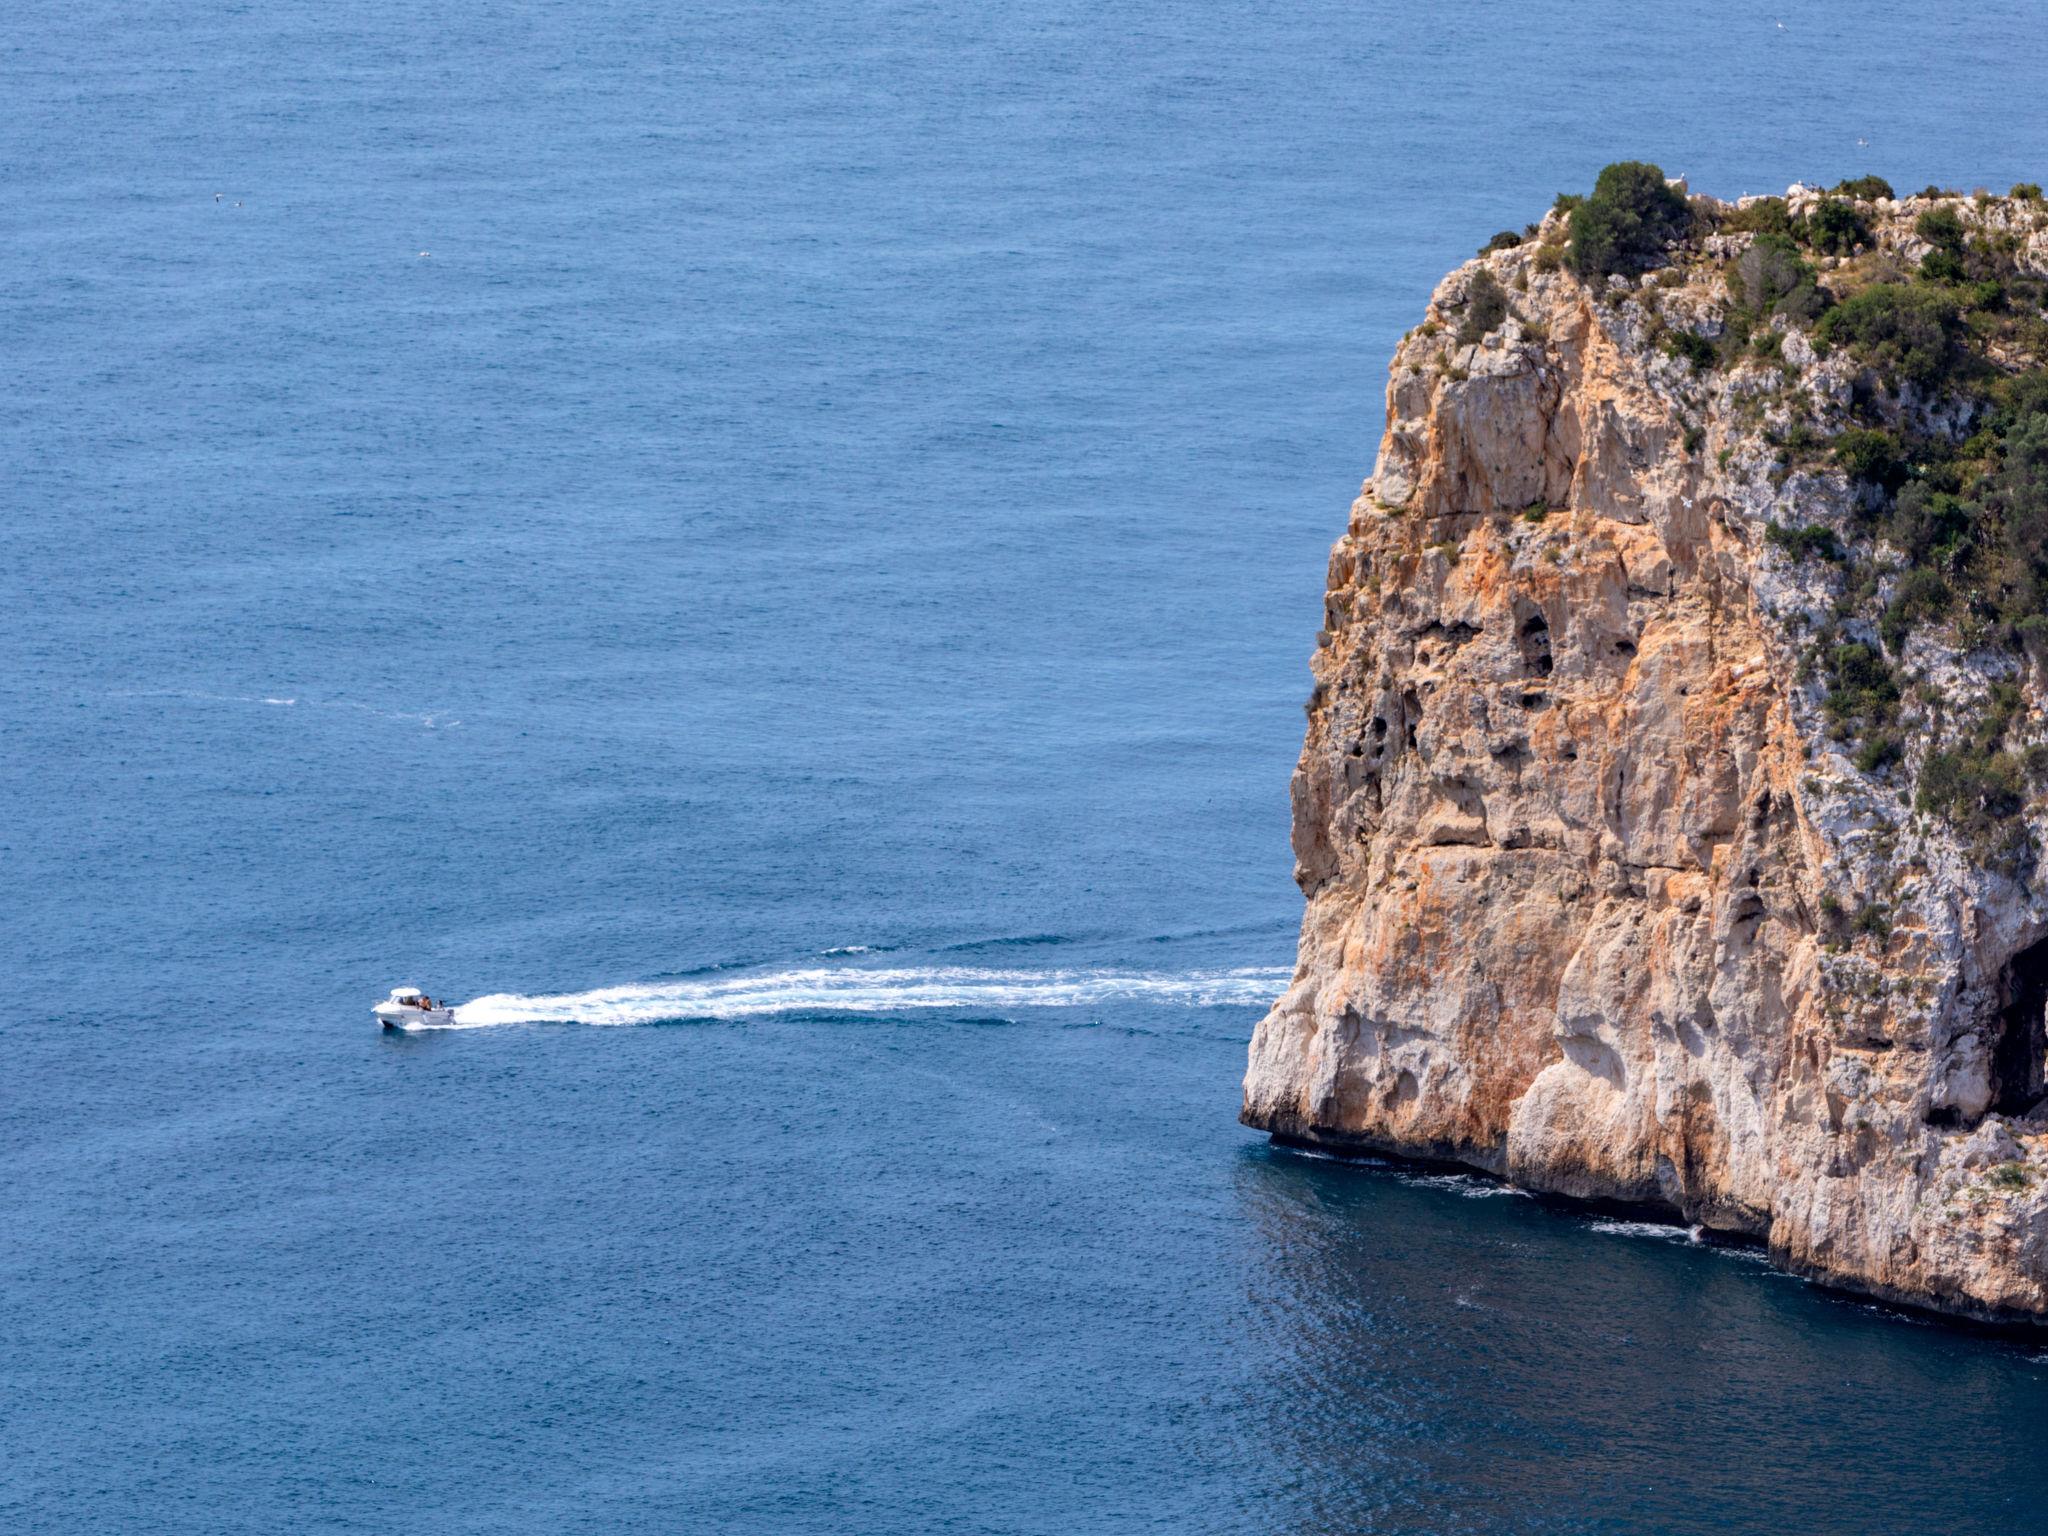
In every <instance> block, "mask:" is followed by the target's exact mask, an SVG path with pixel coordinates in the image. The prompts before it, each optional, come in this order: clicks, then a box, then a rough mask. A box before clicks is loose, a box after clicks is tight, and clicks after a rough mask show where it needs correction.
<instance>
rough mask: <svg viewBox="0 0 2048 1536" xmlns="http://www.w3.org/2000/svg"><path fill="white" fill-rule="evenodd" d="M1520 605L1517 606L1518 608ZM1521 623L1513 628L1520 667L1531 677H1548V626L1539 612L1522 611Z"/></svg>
mask: <svg viewBox="0 0 2048 1536" xmlns="http://www.w3.org/2000/svg"><path fill="white" fill-rule="evenodd" d="M1519 607H1520V605H1518V608H1519ZM1520 620H1521V622H1520V623H1519V624H1517V625H1516V627H1515V639H1516V641H1517V643H1518V644H1519V645H1520V647H1521V651H1522V665H1523V666H1524V667H1526V668H1528V670H1529V674H1530V675H1531V676H1533V677H1548V676H1550V669H1551V657H1550V625H1549V623H1548V621H1547V620H1545V619H1544V617H1543V615H1542V613H1541V612H1539V611H1534V610H1524V611H1522V612H1521V613H1520Z"/></svg>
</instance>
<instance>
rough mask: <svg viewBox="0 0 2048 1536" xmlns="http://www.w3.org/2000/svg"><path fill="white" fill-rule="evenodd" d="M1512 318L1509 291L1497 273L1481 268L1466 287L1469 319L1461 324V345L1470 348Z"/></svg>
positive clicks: (1459, 336) (1466, 314) (1466, 310)
mask: <svg viewBox="0 0 2048 1536" xmlns="http://www.w3.org/2000/svg"><path fill="white" fill-rule="evenodd" d="M1507 317H1508V294H1507V290H1506V289H1505V288H1503V287H1501V285H1500V283H1499V282H1498V281H1497V280H1496V279H1495V277H1494V275H1493V274H1492V273H1491V272H1489V271H1487V270H1486V268H1484V267H1481V268H1480V269H1479V270H1478V271H1477V272H1474V273H1473V274H1472V281H1471V283H1470V284H1469V285H1468V286H1467V287H1466V289H1465V318H1464V319H1463V320H1462V321H1460V322H1459V324H1458V345H1459V346H1461V347H1469V346H1471V345H1472V344H1473V343H1474V342H1476V341H1479V340H1481V339H1482V338H1483V337H1485V336H1486V335H1487V334H1488V333H1489V332H1491V331H1493V330H1495V329H1497V328H1498V327H1499V325H1500V323H1501V322H1502V321H1503V320H1505V319H1507Z"/></svg>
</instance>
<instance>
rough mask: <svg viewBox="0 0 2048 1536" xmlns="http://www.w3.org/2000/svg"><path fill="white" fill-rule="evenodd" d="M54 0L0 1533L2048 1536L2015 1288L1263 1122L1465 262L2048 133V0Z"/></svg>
mask: <svg viewBox="0 0 2048 1536" xmlns="http://www.w3.org/2000/svg"><path fill="white" fill-rule="evenodd" d="M10 23H11V24H10V26H9V28H8V35H7V37H6V40H5V42H4V44H0V99H4V100H5V101H6V102H7V103H8V108H7V110H6V111H5V112H4V113H0V178H4V185H5V190H6V192H7V194H8V195H7V198H6V201H5V207H6V215H5V217H6V225H7V239H6V241H5V244H4V246H0V315H4V317H5V322H6V325H5V343H4V351H0V356H4V358H5V387H4V388H0V485H4V487H5V496H6V499H7V503H8V508H7V512H8V515H7V516H6V517H5V518H4V519H0V662H4V665H0V744H4V750H0V867H4V869H5V871H6V874H7V879H6V880H4V881H0V956H4V959H5V962H6V975H7V979H8V982H9V985H10V988H11V1001H12V1005H13V1006H12V1007H11V1008H10V1010H9V1012H8V1016H7V1018H6V1020H5V1022H4V1023H0V1032H4V1036H5V1054H4V1060H0V1525H4V1527H5V1528H6V1529H7V1530H10V1531H20V1532H69V1531H93V1532H99V1531H117V1530H137V1531H140V1530H147V1531H159V1532H222V1531H251V1532H255V1531H262V1532H270V1531H278V1530H294V1531H336V1532H340V1531H420V1532H501V1531H502V1532H563V1531H606V1532H614V1531H663V1532H668V1531H691V1532H695V1531H707V1532H709V1531H764V1532H835V1533H836V1532H874V1533H898V1532H1071V1531H1088V1532H1136V1531H1173V1532H1191V1531H1215V1532H1246V1531H1255V1532H1257V1531H1271V1532H1295V1531H1318V1532H1320V1531H1347V1532H1349V1531H1416V1532H1494V1531H1516V1532H1567V1531H1571V1532H1577V1531H1587V1530H1595V1531H1608V1532H1620V1531H1714V1532H1777V1531H1783V1530H1787V1529H1799V1530H1803V1531H1842V1532H1865V1531H1874V1530H1895V1529H1906V1528H1911V1527H1925V1528H1938V1529H1943V1530H1956V1531H1961V1530H2000V1531H2006V1530H2025V1529H2036V1528H2040V1527H2041V1526H2043V1525H2044V1523H2048V1517H2044V1516H2043V1515H2042V1514H2041V1511H2042V1509H2043V1508H2044V1507H2048V1470H2044V1467H2043V1463H2042V1461H2041V1459H2040V1457H2039V1456H2038V1454H2037V1447H2038V1441H2039V1434H2040V1428H2039V1426H2040V1425H2041V1423H2042V1422H2043V1420H2044V1417H2048V1363H2044V1358H2043V1357H2042V1346H2039V1345H2035V1346H2027V1345H2023V1344H2018V1343H2015V1342H2012V1341H2009V1340H2001V1339H1995V1338H1984V1337H1979V1336H1976V1335H1972V1334H1968V1333H1964V1332H1959V1331H1956V1330H1953V1329H1949V1328H1944V1327H1934V1326H1928V1325H1926V1324H1924V1323H1920V1322H1916V1321H1913V1320H1910V1319H1905V1318H1901V1317H1899V1316H1897V1315H1894V1314H1889V1313H1885V1312H1882V1311H1879V1310H1877V1309H1874V1308H1870V1307H1866V1306H1863V1305H1860V1304H1857V1303H1855V1302H1852V1301H1848V1300H1844V1299H1841V1298H1837V1297H1832V1296H1829V1295H1827V1294H1824V1293H1822V1292H1820V1291H1817V1290H1815V1289H1813V1288H1811V1287H1809V1286H1806V1285H1803V1284H1801V1283H1799V1282H1797V1281H1794V1280H1791V1279H1788V1278H1786V1277H1783V1276H1780V1275H1776V1274H1774V1273H1772V1272H1771V1271H1770V1270H1769V1269H1768V1268H1767V1267H1765V1266H1764V1265H1762V1264H1761V1263H1760V1262H1759V1261H1758V1260H1757V1259H1756V1258H1755V1257H1754V1256H1751V1255H1747V1254H1741V1253H1729V1252H1725V1251H1716V1250H1706V1249H1700V1248H1696V1247H1693V1246H1691V1245H1690V1244H1688V1243H1686V1242H1685V1241H1684V1240H1683V1238H1682V1235H1678V1234H1674V1233H1672V1232H1670V1231H1668V1230H1665V1229H1658V1228H1649V1227H1637V1226H1631V1225H1629V1224H1627V1223H1618V1222H1613V1221H1604V1220H1601V1219H1598V1218H1595V1217H1592V1216H1588V1215H1584V1214H1577V1215H1574V1214H1566V1213H1558V1212H1555V1211H1552V1210H1549V1209H1546V1208H1544V1207H1542V1206H1539V1205H1538V1204H1537V1203H1536V1202H1534V1201H1531V1200H1528V1199H1525V1198H1522V1197H1520V1196H1516V1195H1512V1194H1508V1193H1505V1192H1502V1191H1499V1190H1496V1189H1493V1188H1490V1187H1489V1186H1486V1185H1483V1184H1480V1183H1477V1182H1473V1181H1466V1180H1462V1179H1457V1178H1446V1177H1432V1176H1425V1175H1419V1174H1415V1173H1400V1172H1396V1171H1391V1170H1384V1169H1381V1170H1373V1169H1363V1168H1358V1167H1353V1166H1347V1165H1340V1164H1336V1163H1332V1162H1327V1161H1320V1160H1314V1159H1309V1158H1305V1157H1301V1156H1297V1155H1293V1154H1289V1153H1286V1152H1283V1151H1279V1150H1276V1149H1273V1148H1270V1147H1269V1146H1267V1145H1266V1144H1265V1143H1264V1141H1263V1140H1262V1139H1260V1138H1257V1137H1254V1136H1252V1135H1250V1134H1248V1133H1246V1132H1244V1131H1243V1130H1241V1129H1240V1128H1239V1127H1237V1126H1236V1124H1235V1123H1234V1113H1235V1109H1236V1103H1237V1079H1238V1076H1239V1073H1240V1072H1241V1070H1242V1063H1243V1054H1244V1043H1245V1041H1246V1039H1247V1038H1248V1036H1249V1034H1250V1030H1251V1026H1252V1024H1253V1022H1254V1020H1255V1019H1256V1017H1257V1014H1258V1011H1259V1004H1260V1001H1261V1000H1262V999H1263V998H1264V997H1266V996H1268V995H1269V994H1270V993H1271V992H1273V991H1274V990H1276V989H1277V987H1278V985H1279V983H1280V980H1281V978H1282V977H1284V975H1285V972H1286V969H1287V967H1288V966H1289V965H1290V963H1291V960H1292V940H1293V927H1294V923H1295V921H1296V918H1297V916H1298V913H1299V900H1298V897H1297V896H1296V894H1295V892H1294V890H1293V887H1292V885H1291V883H1290V881H1289V867H1290V861H1289V856H1288V851H1287V806H1286V779H1287V774H1288V771H1289V768H1290V766H1291V763H1292V760H1293V757H1294V753H1295V750H1296V747H1297V745H1298V740H1299V732H1300V727H1301V714H1300V703H1301V700H1302V697H1303V696H1304V694H1305V693H1306V689H1307V666H1306V663H1307V657H1308V654H1309V650H1310V646H1311V643H1312V635H1313V632H1314V629H1315V626H1316V623H1317V620H1318V615H1319V594H1320V588H1321V581H1322V573H1323V559H1324V553H1325V550H1326V548H1327V545H1328V543H1329V541H1330V539H1331V538H1332V537H1333V536H1334V535H1335V534H1336V533H1337V531H1338V530H1339V528H1340V527H1341V524H1342V521H1343V517H1344V513H1345V508H1346V506H1347V505H1348V502H1349V500H1350V497H1351V496H1352V494H1353V493H1354V491H1355V488H1356V485H1357V483H1358V481H1359V479H1360V478H1361V476H1362V475H1363V474H1364V472H1365V471H1366V469H1367V467H1368V465H1369V463H1370V459H1371V456H1372V451H1373V447H1374V444H1375V441H1376V438H1377V433H1378V423H1379V414H1380V395H1381V389H1382V382H1383V377H1384V368H1385V364H1386V359H1387V356H1388V354H1389V352H1390V350H1391V347H1392V344H1393V342H1394V340H1395V339H1396V337H1397V336H1398V335H1399V334H1400V332H1401V331H1402V330H1403V329H1404V328H1405V327H1406V326H1408V325H1409V324H1411V323H1412V322H1413V320H1414V318H1415V316H1416V315H1417V314H1418V313H1419V311H1420V308H1421V305H1422V302H1423V300H1424V298H1425V296H1426V295H1427V293H1428V291H1429V289H1430V287H1431V286H1432V285H1433V283H1434V282H1435V280H1436V279H1437V278H1438V276H1439V275H1440V274H1441V273H1442V272H1443V271H1444V270H1445V269H1446V268H1447V267H1448V266H1449V265H1451V264H1452V263H1454V262H1456V261H1458V260H1460V259H1462V258H1463V257H1464V256H1465V255H1467V254H1469V253H1470V252H1471V251H1472V250H1473V249H1474V248H1475V247H1476V246H1478V245H1479V244H1480V243H1481V242H1482V241H1483V240H1484V239H1485V238H1486V237H1487V236H1488V235H1489V234H1491V233H1492V232H1493V231H1494V230H1496V229H1499V228H1502V227H1518V226H1519V225H1520V224H1522V223H1523V222H1524V221H1525V220H1527V219H1529V218H1533V217H1535V216H1536V215H1537V214H1538V213H1539V212H1540V211H1541V209H1542V208H1543V207H1545V206H1546V205H1547V204H1548V202H1549V200H1550V197H1551V195H1552V194H1553V193H1555V192H1556V191H1558V190H1561V189H1583V188H1585V187H1587V186H1588V185H1590V183H1591V180H1592V177H1593V174H1594V172H1595V171H1596V170H1597V169H1598V167H1599V166H1600V165H1601V164H1602V163H1603V162H1605V161H1607V160H1610V159H1615V158H1620V157H1624V156H1633V155H1641V156H1646V157H1650V158H1654V159H1657V160H1659V161H1661V163H1662V164H1663V165H1664V166H1665V167H1666V168H1667V170H1670V171H1672V172H1681V171H1682V172H1685V173H1688V174H1690V175H1691V176H1692V178H1693V180H1694V183H1695V185H1698V186H1700V187H1702V188H1705V189H1710V190H1715V191H1718V192H1721V193H1724V194H1735V193H1740V192H1744V191H1763V190H1774V189H1780V188H1782V186H1783V185H1784V183H1785V182H1786V181H1788V180H1790V179H1792V178H1793V177H1795V176H1804V177H1806V178H1808V179H1827V180H1833V179H1836V178H1838V177H1841V176H1846V175H1852V174H1857V173H1860V172H1864V171H1868V170H1876V171H1880V172H1882V173H1884V174H1886V175H1888V176H1889V177H1891V178H1892V180H1893V181H1894V182H1895V183H1896V184H1897V185H1899V186H1900V187H1901V188H1902V189H1903V188H1907V187H1917V186H1919V185H1921V184H1922V183H1924V182H1927V181H1929V180H1940V181H1943V182H1948V183H1955V184H1960V185H1963V186H1966V187H1967V186H1974V185H1977V184H1979V183H1982V184H1986V185H1990V186H1994V187H2001V188H2002V187H2004V186H2006V185H2008V184H2010V183H2011V182H2012V181H2015V180H2018V179H2022V178H2026V179H2040V178H2041V177H2042V174H2043V172H2044V171H2048V93H2044V91H2043V85H2044V83H2048V82H2044V79H2043V73H2044V71H2043V66H2042V63H2041V58H2042V54H2041V50H2040V47H2039V43H2040V30H2041V29H2040V14H2039V12H2038V10H2037V9H2036V8H2035V7H2033V6H2032V5H2025V4H2003V5H1999V4H1993V5H1966V6H1956V7H1940V8H1935V7H1904V6H1867V5H1856V6H1852V5H1846V4H1842V5H1817V4H1805V3H1788V4H1783V5H1773V6H1770V7H1765V6H1761V5H1751V4H1736V5H1731V6H1724V7H1711V8H1709V7H1698V8H1689V9H1685V10H1678V9H1664V8H1657V9H1651V8H1645V7H1639V6H1634V5H1622V4H1614V3H1607V4H1580V5H1575V6H1571V7H1562V6H1557V7H1535V6H1525V5H1510V4H1499V3H1494V4H1472V5H1465V6H1459V7H1403V6H1394V5H1388V4H1362V5H1346V6H1337V5H1328V4H1307V5H1300V6H1294V7H1288V8H1280V9H1274V8H1262V7H1252V6H1246V5H1239V4H1217V5H1211V6H1205V7H1190V6H1166V5H1156V4H1149V5H1148V4H1137V5H1119V6H1083V5H1076V4H1063V3H1056V0H1021V3H1018V4H1014V5H1010V6H1005V7H972V6H963V5H954V4H937V3H934V4H916V5H912V4H894V5H892V4H880V3H878V4H869V5H861V6H856V5H847V4H843V3H838V0H820V3H818V4H814V5H810V6H807V7H801V8H799V7H771V6H761V5H737V4H711V5H700V6H694V7H688V8H681V7H659V6H654V5H649V4H626V3H618V4H609V3H603V0H598V3H585V4H580V5H575V6H570V5H566V4H553V3H528V4H518V3H510V0H506V3H496V4H461V3H455V4H450V5H448V6H446V7H442V8H438V9H422V8H419V7H401V6H397V5H392V4H388V3H364V4H356V5H351V6H346V7H336V6H314V5H309V4H305V3H302V0H278V3H274V4H271V5H267V6H262V7H253V6H219V5H193V6H179V7H164V8H152V9H147V10H145V9H143V8H139V7H113V6H108V5H105V4H102V3H97V0H74V3H68V4H64V5H57V4H45V3H40V0H29V3H27V4H24V5H21V6H17V7H15V8H14V9H12V10H11V11H10ZM1861 140H1868V144H1867V146H1866V145H1862V144H1860V143H1859V141H1861ZM399 981H418V982H420V983H422V984H424V985H426V986H427V987H428V988H429V989H430V990H432V991H434V992H435V993H436V994H445V995H448V996H452V997H454V998H457V999H463V1000H468V999H475V998H478V997H480V996H483V995H487V994H494V995H495V997H494V1000H493V1001H492V1002H491V1003H489V1004H488V1005H487V1006H478V1007H476V1008H473V1009H472V1010H470V1011H469V1012H467V1013H466V1014H465V1015H464V1022H465V1023H472V1024H475V1025H476V1026H477V1027H473V1028H465V1029H458V1030H450V1031H445V1032H439V1033H433V1034H421V1035H417V1036H410V1037H381V1036H380V1035H379V1034H378V1033H377V1032H376V1031H375V1030H374V1029H373V1028H372V1027H371V1026H370V1022H369V1014H368V1007H369V1003H370V1001H371V999H372V997H373V996H375V995H378V994H380V993H381V992H382V991H383V990H385V989H386V988H387V987H389V986H390V985H392V984H393V983H396V982H399ZM537 999H539V1000H537ZM539 1019H554V1020H569V1021H572V1022H533V1021H535V1020H539Z"/></svg>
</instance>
